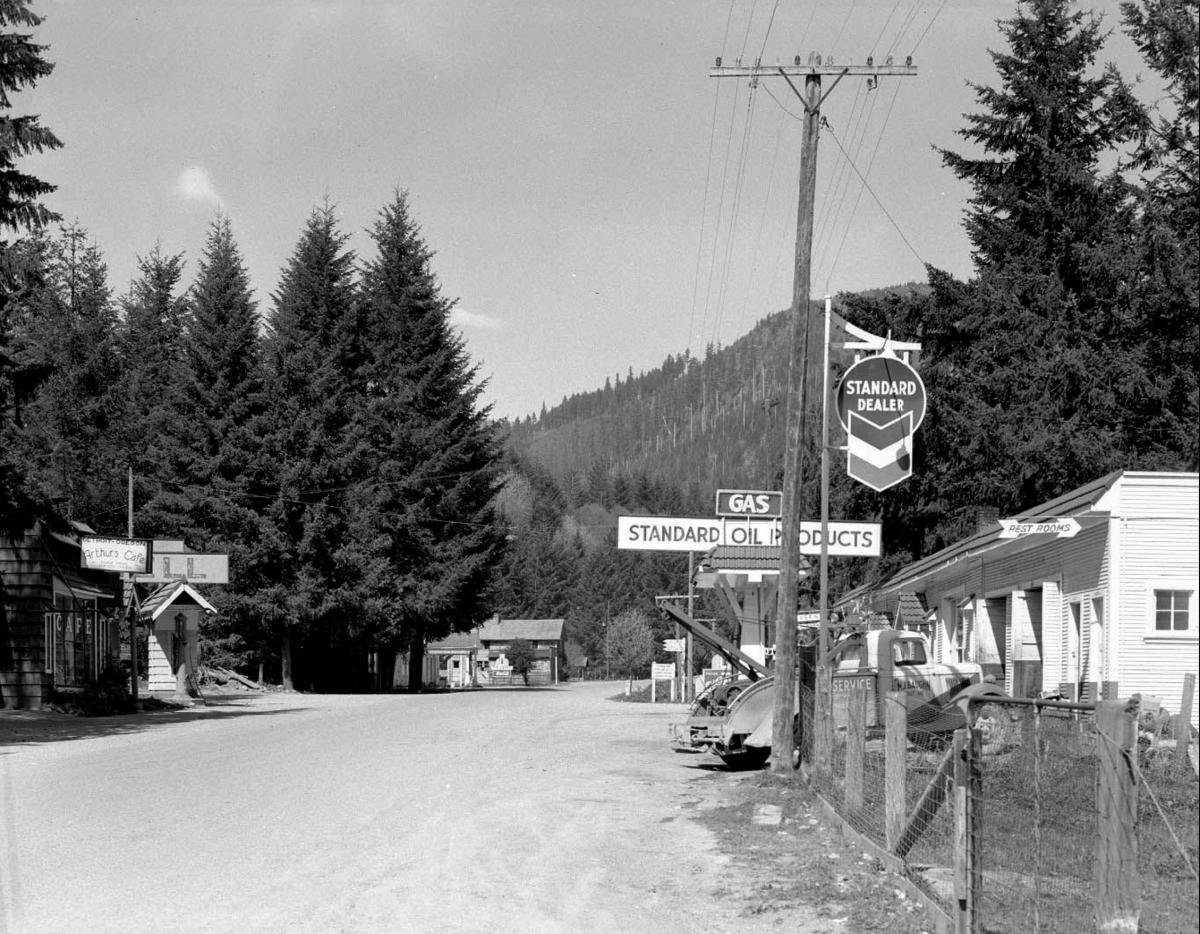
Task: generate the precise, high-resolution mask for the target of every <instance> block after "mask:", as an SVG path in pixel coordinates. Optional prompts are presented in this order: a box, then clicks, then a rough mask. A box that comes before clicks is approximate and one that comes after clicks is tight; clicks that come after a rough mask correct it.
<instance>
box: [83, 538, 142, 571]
mask: <svg viewBox="0 0 1200 934" xmlns="http://www.w3.org/2000/svg"><path fill="white" fill-rule="evenodd" d="M152 551H153V549H152V548H151V545H150V539H148V538H99V537H97V536H92V535H89V536H85V537H84V539H83V540H82V541H81V542H80V554H81V558H80V566H81V567H85V568H91V569H92V570H95V571H120V572H122V573H125V574H145V573H147V572H149V570H150V558H151V554H152Z"/></svg>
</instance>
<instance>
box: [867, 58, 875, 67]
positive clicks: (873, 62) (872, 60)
mask: <svg viewBox="0 0 1200 934" xmlns="http://www.w3.org/2000/svg"><path fill="white" fill-rule="evenodd" d="M874 64H875V56H874V55H868V56H867V67H868V68H870V67H871V66H872V65H874Z"/></svg>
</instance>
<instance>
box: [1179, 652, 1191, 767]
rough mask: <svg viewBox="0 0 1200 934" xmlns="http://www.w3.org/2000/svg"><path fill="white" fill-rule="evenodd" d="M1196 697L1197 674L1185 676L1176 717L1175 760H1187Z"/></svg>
mask: <svg viewBox="0 0 1200 934" xmlns="http://www.w3.org/2000/svg"><path fill="white" fill-rule="evenodd" d="M1195 697H1196V676H1195V675H1194V674H1192V673H1191V672H1188V673H1187V674H1186V675H1184V676H1183V696H1182V697H1180V698H1179V716H1178V717H1176V718H1175V761H1176V762H1178V763H1179V764H1180V765H1183V764H1185V763H1186V762H1187V757H1188V746H1189V745H1191V742H1192V703H1193V701H1194V699H1195Z"/></svg>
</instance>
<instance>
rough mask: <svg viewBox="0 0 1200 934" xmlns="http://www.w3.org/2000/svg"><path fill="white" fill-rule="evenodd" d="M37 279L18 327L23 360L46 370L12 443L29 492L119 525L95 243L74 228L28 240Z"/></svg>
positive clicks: (110, 360)
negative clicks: (25, 469) (33, 252)
mask: <svg viewBox="0 0 1200 934" xmlns="http://www.w3.org/2000/svg"><path fill="white" fill-rule="evenodd" d="M35 245H36V248H37V250H38V253H39V260H38V262H39V264H40V266H41V268H42V269H43V274H42V285H41V287H40V288H39V289H38V290H37V292H36V293H35V294H34V296H33V301H32V305H31V309H32V314H31V315H30V316H29V317H28V319H27V320H26V322H25V324H24V326H23V327H22V328H21V330H20V332H19V334H20V339H21V342H22V345H23V348H24V351H23V358H24V359H25V360H26V362H27V363H29V364H32V365H34V366H36V367H38V368H39V369H41V370H42V371H43V372H45V373H46V374H47V376H46V378H45V380H44V382H42V383H41V384H40V385H39V387H38V389H37V392H36V395H35V396H34V397H33V398H32V399H31V400H30V402H29V404H28V407H27V409H26V412H25V419H24V422H25V427H24V430H23V431H22V432H20V433H19V434H18V436H17V437H16V438H14V439H13V442H12V443H13V450H14V452H16V453H19V455H20V457H21V458H22V460H23V461H24V462H25V463H26V464H27V466H28V470H29V472H30V479H31V483H32V484H33V486H34V488H35V489H36V490H37V493H38V496H39V498H41V499H43V500H46V501H49V502H53V503H55V505H56V507H57V508H58V509H59V510H60V511H61V512H62V513H63V514H64V515H65V516H66V517H67V518H75V519H80V520H83V521H85V522H87V523H88V524H90V525H93V526H94V527H96V528H98V529H99V528H109V529H119V528H121V520H122V518H123V517H124V512H125V509H124V503H125V495H124V489H125V476H124V470H125V467H124V463H125V462H124V457H123V455H122V454H121V452H120V451H119V449H118V447H117V446H116V445H115V444H113V441H112V432H113V428H114V423H115V420H116V416H117V414H118V412H119V398H118V396H117V390H116V387H115V386H114V376H115V374H116V373H118V372H119V367H118V358H117V347H116V337H117V325H118V320H117V312H116V309H115V307H114V305H113V302H112V292H111V289H110V288H109V285H108V270H107V267H106V266H105V264H104V260H103V258H102V256H101V254H100V251H99V249H98V248H97V247H96V246H95V245H94V244H90V243H88V240H87V232H86V231H85V230H83V229H82V228H81V227H79V226H78V225H72V226H70V227H67V228H65V229H64V230H63V231H62V235H61V236H60V237H59V239H57V240H53V241H51V240H43V239H40V238H39V239H38V240H37V241H35Z"/></svg>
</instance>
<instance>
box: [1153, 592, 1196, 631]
mask: <svg viewBox="0 0 1200 934" xmlns="http://www.w3.org/2000/svg"><path fill="white" fill-rule="evenodd" d="M1191 604H1192V592H1191V591H1190V590H1155V591H1154V631H1155V632H1164V633H1165V632H1187V631H1188V629H1190V628H1191V626H1190V622H1191V619H1190V617H1191Z"/></svg>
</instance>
